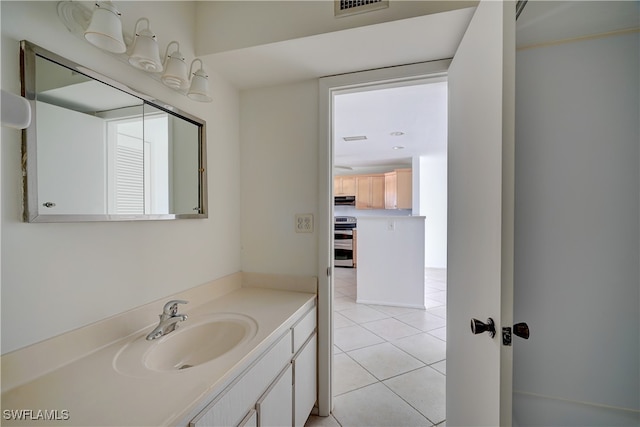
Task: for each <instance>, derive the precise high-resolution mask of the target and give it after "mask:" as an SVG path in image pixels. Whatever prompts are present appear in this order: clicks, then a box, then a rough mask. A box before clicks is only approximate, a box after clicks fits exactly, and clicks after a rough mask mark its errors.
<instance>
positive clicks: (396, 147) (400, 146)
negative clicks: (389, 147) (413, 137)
mask: <svg viewBox="0 0 640 427" xmlns="http://www.w3.org/2000/svg"><path fill="white" fill-rule="evenodd" d="M393 149H394V150H404V147H403V146H402V145H396V146H395V147H393Z"/></svg>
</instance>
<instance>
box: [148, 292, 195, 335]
mask: <svg viewBox="0 0 640 427" xmlns="http://www.w3.org/2000/svg"><path fill="white" fill-rule="evenodd" d="M187 303H188V301H183V300H171V301H169V302H168V303H166V304H165V305H164V308H163V309H162V314H161V315H160V323H158V326H156V328H155V329H154V330H153V331H151V332H149V335H147V340H149V341H151V340H155V339H156V338H160V337H162V336H164V335H167V334H168V333H170V332H173V331H175V329H176V327H177V326H178V322H183V321H185V320H187V315H186V314H178V304H187Z"/></svg>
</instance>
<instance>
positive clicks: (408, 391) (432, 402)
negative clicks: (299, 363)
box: [306, 268, 447, 427]
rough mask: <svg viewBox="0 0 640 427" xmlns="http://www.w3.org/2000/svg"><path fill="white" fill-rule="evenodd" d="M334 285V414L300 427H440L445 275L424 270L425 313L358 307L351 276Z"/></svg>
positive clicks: (344, 271) (342, 275) (338, 273)
mask: <svg viewBox="0 0 640 427" xmlns="http://www.w3.org/2000/svg"><path fill="white" fill-rule="evenodd" d="M334 285H335V298H334V374H333V376H334V378H333V390H334V404H335V405H334V411H333V414H332V416H329V417H317V416H311V417H309V420H308V421H307V423H306V427H315V426H343V427H352V426H366V427H375V426H380V427H390V426H393V427H400V426H411V427H414V426H428V427H431V426H434V425H437V426H438V427H440V426H444V425H445V375H446V360H445V359H446V335H447V333H446V294H447V293H446V289H447V285H446V270H442V269H426V270H425V294H426V295H425V305H426V307H427V309H426V310H418V309H410V308H400V307H390V306H379V305H364V304H357V303H356V302H355V301H356V298H355V297H356V270H355V269H350V268H336V269H335V277H334Z"/></svg>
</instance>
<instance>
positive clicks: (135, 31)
mask: <svg viewBox="0 0 640 427" xmlns="http://www.w3.org/2000/svg"><path fill="white" fill-rule="evenodd" d="M142 21H145V22H146V23H147V28H145V30H147V31H150V30H149V25H150V24H149V20H148V19H147V18H144V17H142V18H139V19H138V20H137V21H136V25H135V27H133V34H135V35H136V36H139V35H140V34H139V33H138V24H139V23H140V22H142ZM152 38H153V39H154V40H155V38H156V35H155V34H154V35H153V37H152Z"/></svg>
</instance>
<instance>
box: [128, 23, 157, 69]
mask: <svg viewBox="0 0 640 427" xmlns="http://www.w3.org/2000/svg"><path fill="white" fill-rule="evenodd" d="M141 21H146V23H147V28H143V29H142V31H138V24H139V23H140V22H141ZM134 33H135V35H136V38H135V40H134V41H133V49H132V52H131V56H129V64H131V65H133V66H134V67H136V68H140V69H141V70H144V71H148V72H150V73H159V72H161V71H162V61H161V60H160V48H159V47H158V41H157V40H156V35H155V34H153V33H152V32H151V30H150V29H149V20H148V19H147V18H140V19H138V22H136V26H135V28H134Z"/></svg>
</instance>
